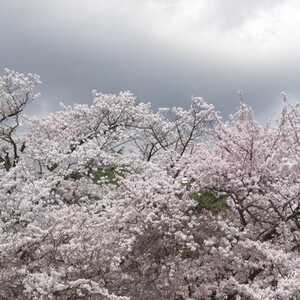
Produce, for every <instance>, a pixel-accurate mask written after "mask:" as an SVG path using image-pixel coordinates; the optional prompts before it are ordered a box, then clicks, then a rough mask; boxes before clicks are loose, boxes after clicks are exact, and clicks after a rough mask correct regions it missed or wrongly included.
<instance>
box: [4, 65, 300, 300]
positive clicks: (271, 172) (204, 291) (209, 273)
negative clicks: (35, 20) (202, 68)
mask: <svg viewBox="0 0 300 300" xmlns="http://www.w3.org/2000/svg"><path fill="white" fill-rule="evenodd" d="M0 83H1V84H0V92H1V94H0V95H1V96H0V103H1V106H0V116H1V119H0V120H1V121H0V128H1V137H0V145H1V149H2V150H1V151H2V152H1V157H0V159H1V162H2V168H1V169H0V230H1V235H0V253H1V255H0V266H1V268H0V297H1V299H2V298H3V299H115V300H117V299H120V300H121V299H149V300H151V299H153V300H154V299H173V300H185V299H189V300H191V299H195V300H196V299H203V300H206V299H207V300H209V299H228V300H229V299H233V300H234V299H236V300H238V299H249V300H250V299H251V300H252V299H269V300H271V299H280V300H283V299H300V294H299V288H298V286H299V282H300V258H299V238H300V237H299V228H300V227H299V226H300V223H299V214H300V211H299V190H300V189H299V188H300V186H299V176H298V174H299V167H300V164H299V162H300V160H299V153H300V152H299V146H300V145H299V139H298V135H299V133H298V130H299V129H300V128H299V126H300V108H299V107H298V106H297V105H296V106H291V105H288V104H287V103H285V104H284V107H283V110H282V112H281V115H280V117H279V120H278V121H277V122H273V123H272V124H266V125H264V124H260V123H258V122H256V121H255V119H254V115H253V112H252V110H251V109H250V107H248V106H247V105H246V104H244V103H242V104H241V106H240V109H239V110H238V112H236V113H235V114H234V115H233V116H232V117H231V118H230V119H229V120H223V119H222V118H221V117H220V114H219V113H218V112H217V111H216V110H215V108H214V106H213V105H211V104H208V103H206V102H205V101H204V100H203V99H202V98H197V97H195V98H192V101H191V105H190V107H189V108H188V109H183V108H178V107H176V108H170V109H169V108H163V109H159V110H158V111H155V110H153V109H152V108H151V105H150V104H144V103H139V102H137V100H136V98H135V97H134V95H132V94H131V93H130V92H122V93H120V94H118V95H113V94H101V93H98V92H96V91H94V92H93V95H94V100H93V103H92V104H91V105H73V106H66V107H64V108H63V110H62V111H60V112H56V113H52V114H49V115H48V116H47V117H45V118H41V119H35V120H31V121H30V120H26V122H27V125H28V126H29V127H30V129H29V130H27V131H26V133H25V134H22V135H20V134H19V132H18V128H19V127H20V126H22V122H21V120H22V115H23V112H24V108H25V106H26V105H28V104H29V102H30V101H31V100H34V99H35V98H36V96H37V94H36V92H35V89H36V85H37V84H38V83H39V79H38V77H37V76H36V75H31V74H27V75H25V74H20V73H17V72H13V71H9V70H6V71H5V72H4V74H3V75H2V76H1V77H0ZM24 121H25V120H24Z"/></svg>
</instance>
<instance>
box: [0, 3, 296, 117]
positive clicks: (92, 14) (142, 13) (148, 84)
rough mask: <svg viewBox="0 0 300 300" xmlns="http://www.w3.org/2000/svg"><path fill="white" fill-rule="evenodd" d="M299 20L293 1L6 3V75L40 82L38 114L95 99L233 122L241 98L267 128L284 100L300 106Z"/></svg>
mask: <svg viewBox="0 0 300 300" xmlns="http://www.w3.org/2000/svg"><path fill="white" fill-rule="evenodd" d="M299 16H300V2H299V1H297V0H251V1H248V0H226V1H224V0H173V1H172V0H152V1H151V0H109V1H104V0H63V1H61V0H43V1H39V0H26V1H22V0H0V38H1V51H0V66H1V68H3V67H8V68H11V69H15V70H17V71H22V72H35V73H38V74H39V75H41V79H42V81H43V82H44V84H43V85H42V86H41V93H42V100H41V101H40V102H37V103H36V104H35V105H34V106H32V107H31V111H32V112H33V113H37V114H45V113H46V112H48V111H54V110H57V109H59V105H58V104H59V102H64V103H73V102H77V103H78V102H79V103H85V102H87V103H88V102H90V101H91V93H90V92H91V90H92V89H98V90H99V91H102V92H114V93H117V92H119V91H120V90H130V91H132V92H133V93H134V94H136V95H137V96H138V98H139V100H141V101H143V102H148V101H150V102H152V103H153V105H154V106H156V107H158V106H174V105H175V106H186V105H187V104H188V103H189V101H190V97H191V96H193V95H194V96H203V97H204V98H206V99H207V100H208V101H209V102H211V103H214V104H215V105H216V107H217V108H218V109H219V110H221V111H222V112H223V113H224V114H225V115H227V114H228V113H231V112H233V111H234V110H235V108H236V107H237V106H238V104H239V96H238V95H237V91H238V90H242V91H243V93H244V95H245V98H246V100H247V102H248V103H249V104H250V105H252V107H253V108H254V110H255V111H256V113H257V115H258V117H259V118H263V119H268V118H271V117H273V115H274V113H275V112H276V111H277V110H278V109H279V106H280V102H281V95H280V93H281V91H285V92H287V93H288V95H289V99H290V101H297V100H298V99H299V98H298V97H299V95H300V84H299V81H300V79H299V78H300V76H299V75H300V68H299V65H298V62H299V59H300V51H299V50H300V34H299V33H298V30H299V28H300V17H299Z"/></svg>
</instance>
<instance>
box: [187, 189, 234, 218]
mask: <svg viewBox="0 0 300 300" xmlns="http://www.w3.org/2000/svg"><path fill="white" fill-rule="evenodd" d="M192 199H194V200H195V201H196V202H197V203H198V205H197V209H207V210H209V211H211V212H213V213H220V212H225V211H227V210H228V209H229V206H228V204H227V195H221V196H219V195H217V194H216V193H214V192H210V191H206V192H202V193H200V192H194V193H192Z"/></svg>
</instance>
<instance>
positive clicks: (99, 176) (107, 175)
mask: <svg viewBox="0 0 300 300" xmlns="http://www.w3.org/2000/svg"><path fill="white" fill-rule="evenodd" d="M93 175H94V180H95V181H96V182H99V183H110V184H115V185H117V184H118V181H119V176H122V175H123V174H122V172H120V171H118V170H117V169H116V168H115V167H109V168H102V169H98V170H97V171H96V172H95V173H94V174H93Z"/></svg>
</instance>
